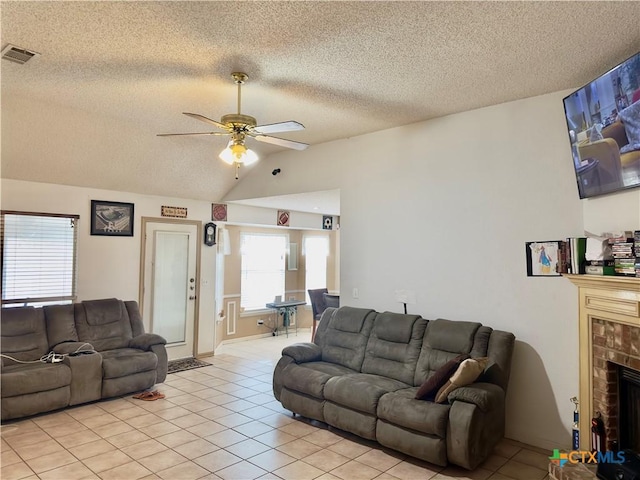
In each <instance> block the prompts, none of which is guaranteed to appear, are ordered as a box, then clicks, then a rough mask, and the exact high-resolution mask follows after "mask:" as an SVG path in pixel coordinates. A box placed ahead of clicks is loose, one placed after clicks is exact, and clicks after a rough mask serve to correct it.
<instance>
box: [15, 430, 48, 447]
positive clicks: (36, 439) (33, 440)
mask: <svg viewBox="0 0 640 480" xmlns="http://www.w3.org/2000/svg"><path fill="white" fill-rule="evenodd" d="M4 439H5V441H6V442H7V443H8V444H9V446H10V447H11V448H13V449H14V450H17V449H18V448H20V447H23V446H25V445H35V444H37V443H42V442H46V441H47V440H51V437H50V436H49V435H47V434H46V433H45V432H44V431H42V430H40V429H39V428H38V429H37V430H33V431H29V432H27V433H23V434H18V435H11V436H5V437H4Z"/></svg>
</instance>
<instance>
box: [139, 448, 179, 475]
mask: <svg viewBox="0 0 640 480" xmlns="http://www.w3.org/2000/svg"><path fill="white" fill-rule="evenodd" d="M187 461H188V459H187V458H186V457H183V456H182V455H180V454H179V453H177V452H174V451H173V450H164V451H162V452H158V453H155V454H153V455H149V456H148V457H144V458H140V459H139V460H138V462H139V463H140V464H142V465H144V466H145V467H147V468H148V469H149V470H150V471H152V472H154V473H156V472H159V471H160V470H166V469H167V468H170V467H173V466H175V465H179V464H181V463H184V462H187Z"/></svg>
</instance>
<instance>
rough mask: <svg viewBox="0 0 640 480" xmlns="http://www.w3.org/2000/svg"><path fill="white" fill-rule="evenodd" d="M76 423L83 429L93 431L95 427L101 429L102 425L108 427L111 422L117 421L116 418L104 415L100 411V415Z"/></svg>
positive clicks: (107, 414)
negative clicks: (81, 425)
mask: <svg viewBox="0 0 640 480" xmlns="http://www.w3.org/2000/svg"><path fill="white" fill-rule="evenodd" d="M78 421H79V422H80V423H82V424H83V425H84V426H85V427H87V428H90V429H91V430H93V429H95V428H96V427H101V426H103V425H109V424H111V423H113V422H116V421H118V418H117V417H115V416H113V415H111V414H110V413H105V412H104V410H102V414H101V415H92V416H90V417H88V418H82V419H79V420H78Z"/></svg>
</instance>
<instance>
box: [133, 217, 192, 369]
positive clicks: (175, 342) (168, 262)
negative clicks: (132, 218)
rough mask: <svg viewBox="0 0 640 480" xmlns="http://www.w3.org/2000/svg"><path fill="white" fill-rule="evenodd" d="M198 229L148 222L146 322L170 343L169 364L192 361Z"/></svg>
mask: <svg viewBox="0 0 640 480" xmlns="http://www.w3.org/2000/svg"><path fill="white" fill-rule="evenodd" d="M197 238H198V227H197V225H193V224H187V223H185V224H182V223H162V222H145V248H144V257H145V258H144V287H143V309H142V311H143V316H142V318H143V322H144V324H145V327H147V328H148V330H149V331H151V332H152V333H156V334H158V335H160V336H162V337H164V338H165V339H166V340H167V355H168V357H169V360H175V359H178V358H186V357H192V356H193V354H194V331H195V318H196V299H197V294H198V279H197V278H196V275H197V270H196V266H197V246H198V243H197Z"/></svg>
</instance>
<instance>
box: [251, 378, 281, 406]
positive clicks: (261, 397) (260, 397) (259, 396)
mask: <svg viewBox="0 0 640 480" xmlns="http://www.w3.org/2000/svg"><path fill="white" fill-rule="evenodd" d="M258 384H260V382H258ZM245 400H246V401H247V402H251V403H255V404H256V405H264V404H265V403H269V402H273V401H274V400H275V398H274V397H273V395H269V394H268V393H258V392H255V395H251V396H248V397H246V398H245Z"/></svg>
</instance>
